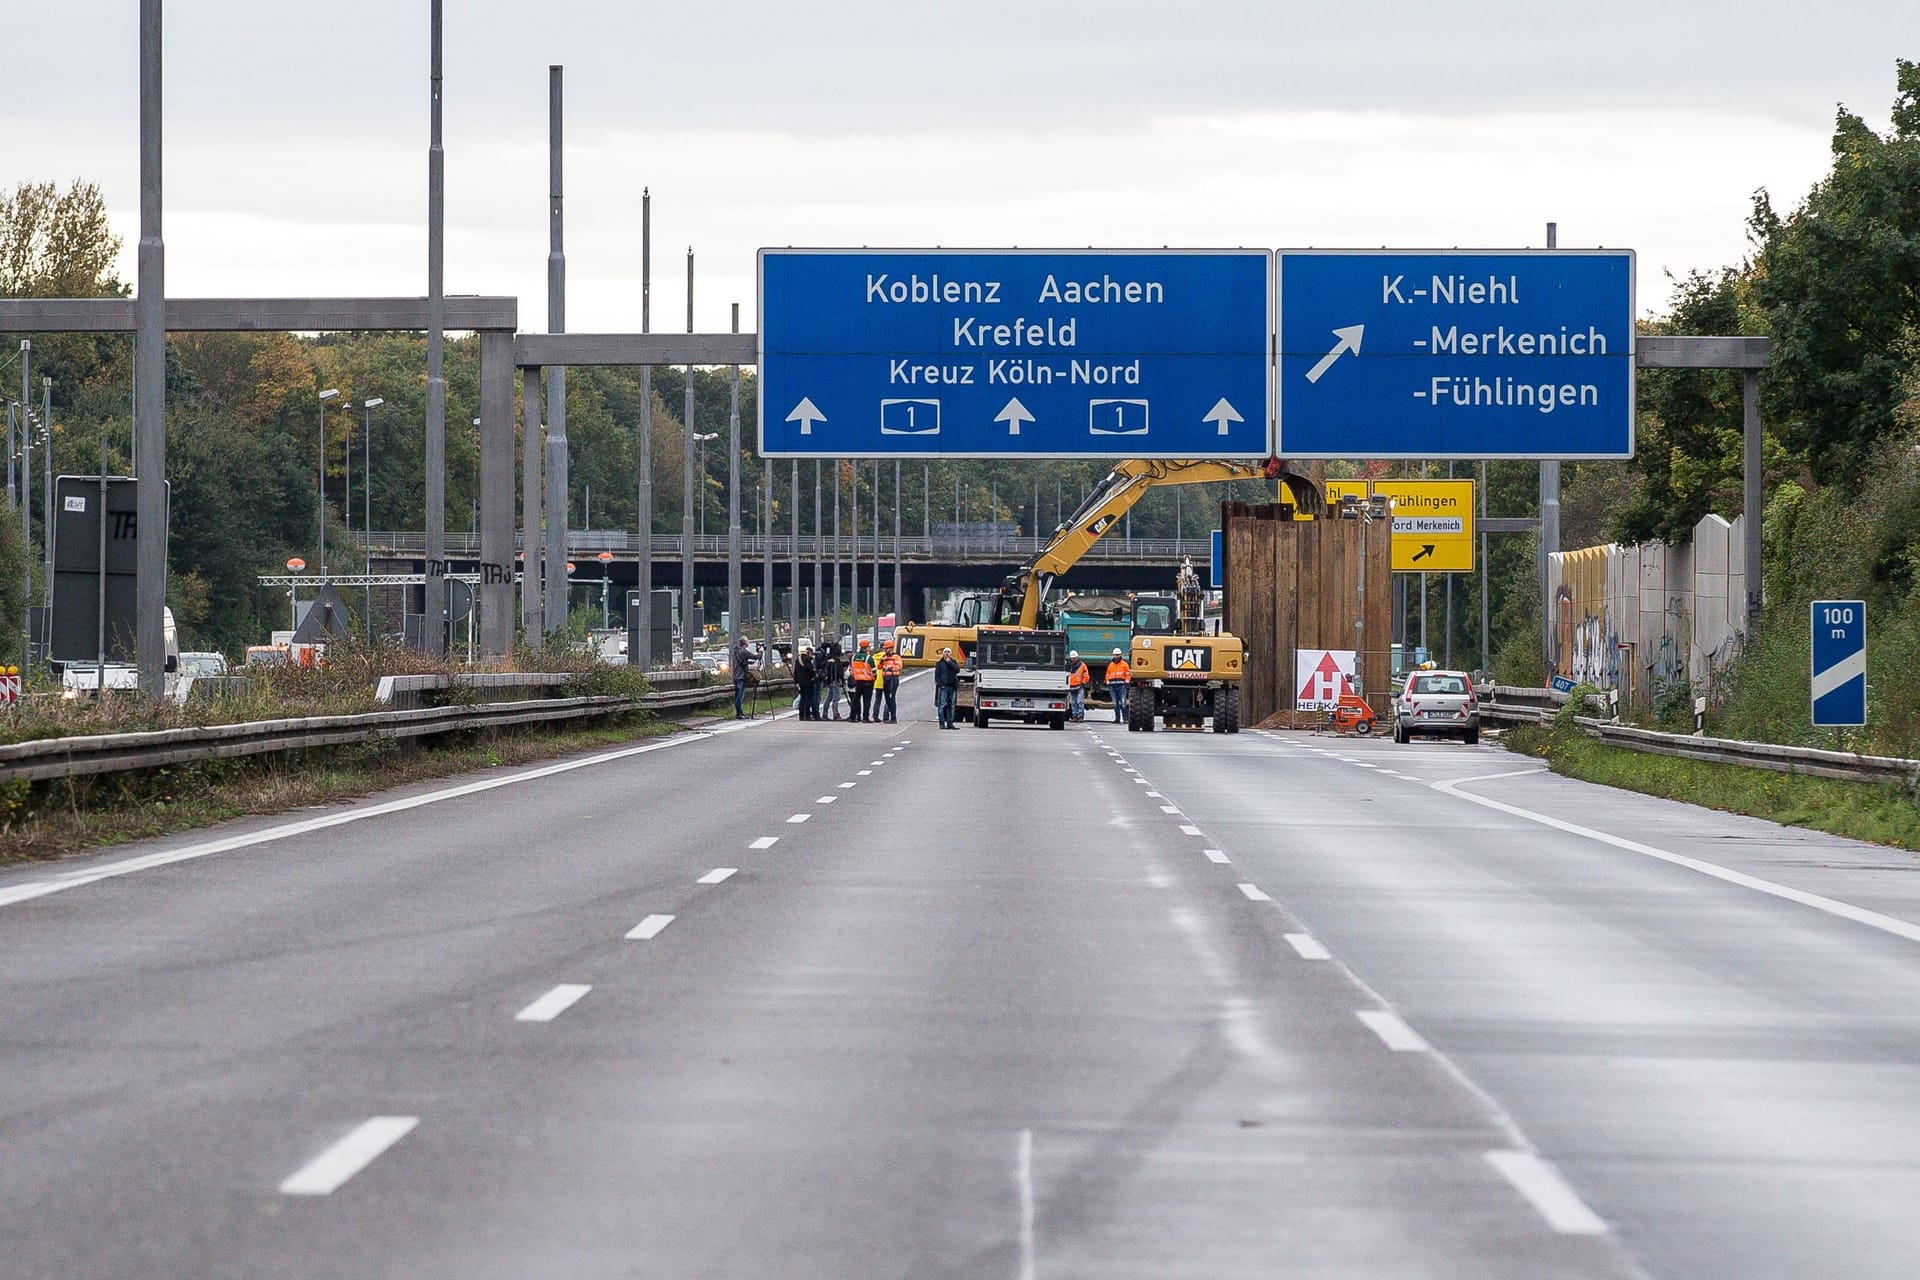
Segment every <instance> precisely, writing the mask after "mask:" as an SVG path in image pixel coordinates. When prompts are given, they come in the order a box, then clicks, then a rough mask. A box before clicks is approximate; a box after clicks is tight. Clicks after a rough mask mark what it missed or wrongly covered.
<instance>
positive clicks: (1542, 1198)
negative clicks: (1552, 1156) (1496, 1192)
mask: <svg viewBox="0 0 1920 1280" xmlns="http://www.w3.org/2000/svg"><path fill="white" fill-rule="evenodd" d="M1487 1163H1488V1164H1490V1165H1492V1166H1493V1167H1494V1170H1495V1171H1496V1172H1497V1173H1499V1175H1500V1176H1501V1177H1503V1178H1505V1179H1506V1180H1507V1181H1508V1182H1510V1183H1512V1184H1513V1189H1514V1190H1515V1191H1518V1192H1519V1193H1520V1194H1521V1195H1523V1196H1525V1197H1526V1199H1527V1203H1528V1204H1531V1205H1532V1206H1533V1207H1534V1210H1535V1212H1537V1213H1538V1214H1539V1215H1540V1216H1541V1217H1542V1218H1545V1219H1546V1221H1547V1225H1548V1226H1549V1227H1552V1228H1553V1229H1554V1230H1555V1231H1557V1232H1559V1233H1560V1234H1561V1235H1564V1236H1598V1235H1605V1234H1606V1231H1607V1224H1606V1221H1605V1220H1604V1219H1602V1218H1601V1217H1600V1215H1599V1214H1597V1213H1595V1212H1594V1211H1593V1210H1592V1209H1589V1208H1588V1207H1587V1202H1586V1201H1584V1200H1582V1199H1581V1198H1580V1196H1579V1194H1578V1193H1577V1192H1575V1191H1574V1189H1573V1188H1572V1187H1570V1186H1568V1185H1567V1182H1566V1179H1564V1178H1562V1177H1561V1176H1560V1174H1559V1173H1558V1171H1556V1170H1555V1169H1554V1167H1553V1166H1552V1165H1550V1164H1548V1163H1547V1162H1546V1161H1545V1160H1542V1159H1541V1158H1540V1157H1539V1156H1537V1155H1535V1154H1534V1153H1533V1152H1531V1151H1489V1152H1487Z"/></svg>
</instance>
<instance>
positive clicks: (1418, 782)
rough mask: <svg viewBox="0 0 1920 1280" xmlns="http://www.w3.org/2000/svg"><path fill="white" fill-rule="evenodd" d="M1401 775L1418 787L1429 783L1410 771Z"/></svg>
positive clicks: (1530, 771)
mask: <svg viewBox="0 0 1920 1280" xmlns="http://www.w3.org/2000/svg"><path fill="white" fill-rule="evenodd" d="M1527 772H1529V773H1536V772H1538V770H1534V769H1529V770H1528V771H1527ZM1400 776H1401V777H1403V778H1405V779H1406V780H1407V781H1408V782H1411V783H1413V784H1414V785H1415V786H1417V787H1424V786H1426V785H1427V780H1426V779H1425V778H1416V777H1414V776H1413V775H1412V774H1410V773H1403V774H1401V775H1400Z"/></svg>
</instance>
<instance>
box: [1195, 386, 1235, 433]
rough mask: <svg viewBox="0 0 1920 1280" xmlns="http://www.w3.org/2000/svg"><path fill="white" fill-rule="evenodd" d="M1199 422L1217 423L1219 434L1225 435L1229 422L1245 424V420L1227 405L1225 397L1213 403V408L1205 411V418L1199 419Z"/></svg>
mask: <svg viewBox="0 0 1920 1280" xmlns="http://www.w3.org/2000/svg"><path fill="white" fill-rule="evenodd" d="M1200 421H1202V422H1217V423H1219V424H1220V434H1221V435H1225V434H1227V424H1228V423H1229V422H1245V421H1246V419H1245V418H1243V417H1241V416H1240V414H1239V412H1238V411H1237V410H1235V409H1234V407H1233V406H1232V405H1230V404H1228V403H1227V398H1226V397H1225V396H1221V397H1220V398H1219V399H1218V400H1216V401H1214V402H1213V408H1211V409H1209V410H1207V416H1206V417H1204V418H1202V419H1200Z"/></svg>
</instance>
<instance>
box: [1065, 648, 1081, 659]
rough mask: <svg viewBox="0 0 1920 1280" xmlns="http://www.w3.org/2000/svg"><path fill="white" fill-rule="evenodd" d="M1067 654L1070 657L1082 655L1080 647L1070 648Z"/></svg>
mask: <svg viewBox="0 0 1920 1280" xmlns="http://www.w3.org/2000/svg"><path fill="white" fill-rule="evenodd" d="M1067 656H1068V657H1069V658H1077V657H1079V656H1080V651H1079V650H1078V649H1069V650H1067Z"/></svg>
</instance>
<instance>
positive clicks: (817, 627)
mask: <svg viewBox="0 0 1920 1280" xmlns="http://www.w3.org/2000/svg"><path fill="white" fill-rule="evenodd" d="M820 585H821V584H820V459H818V458H815V459H814V460H813V631H814V636H813V642H814V643H815V644H816V645H819V644H824V643H826V637H827V629H826V626H825V625H824V621H823V619H822V617H821V614H822V609H821V605H820Z"/></svg>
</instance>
